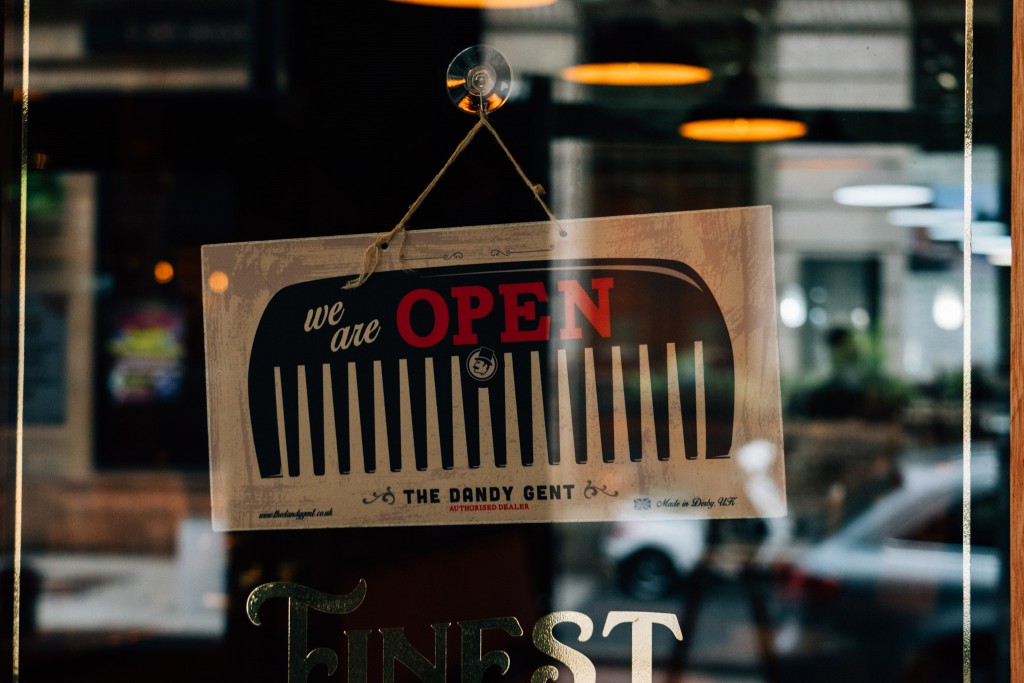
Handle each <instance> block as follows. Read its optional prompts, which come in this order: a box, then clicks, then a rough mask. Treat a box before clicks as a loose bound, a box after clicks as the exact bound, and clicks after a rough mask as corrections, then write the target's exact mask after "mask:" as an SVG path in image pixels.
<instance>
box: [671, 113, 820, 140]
mask: <svg viewBox="0 0 1024 683" xmlns="http://www.w3.org/2000/svg"><path fill="white" fill-rule="evenodd" d="M679 134H680V135H682V136H683V137H684V138H689V139H690V140H701V141H708V142H778V141H780V140H793V139H795V138H802V137H803V136H805V135H807V124H805V123H803V122H802V121H797V120H795V119H784V118H777V117H755V118H747V117H744V116H739V117H727V118H717V119H698V120H695V121H687V122H686V123H684V124H682V125H681V126H679Z"/></svg>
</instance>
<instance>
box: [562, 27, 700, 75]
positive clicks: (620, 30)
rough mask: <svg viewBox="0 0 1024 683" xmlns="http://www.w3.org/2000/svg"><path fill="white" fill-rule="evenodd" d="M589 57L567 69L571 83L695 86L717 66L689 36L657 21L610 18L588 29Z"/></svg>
mask: <svg viewBox="0 0 1024 683" xmlns="http://www.w3.org/2000/svg"><path fill="white" fill-rule="evenodd" d="M585 42H586V47H585V50H584V51H585V53H586V55H587V57H586V59H585V61H583V62H582V63H580V64H574V65H572V66H568V67H566V68H564V69H562V72H561V76H562V78H564V79H565V80H567V81H572V82H574V83H583V84H586V85H613V86H665V85H690V84H693V83H703V82H705V81H708V80H710V79H711V70H710V69H708V68H706V67H705V66H703V65H702V64H701V63H700V60H699V59H698V58H697V56H696V54H695V53H694V51H693V50H692V49H690V48H689V47H688V43H687V40H686V36H685V35H684V34H683V33H682V32H681V31H673V30H672V29H671V28H670V27H667V26H665V25H663V24H661V23H659V22H658V21H656V20H654V19H649V18H631V19H619V20H613V19H604V20H601V21H599V22H593V23H592V24H591V26H590V28H589V30H588V31H587V37H586V40H585Z"/></svg>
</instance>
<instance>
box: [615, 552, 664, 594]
mask: <svg viewBox="0 0 1024 683" xmlns="http://www.w3.org/2000/svg"><path fill="white" fill-rule="evenodd" d="M678 578H679V577H678V576H676V570H675V567H674V566H673V565H672V560H671V559H670V558H669V556H668V555H666V554H665V553H663V552H661V551H660V550H641V551H639V552H637V553H635V554H634V555H631V556H630V557H629V558H628V559H626V560H624V561H623V562H622V564H620V565H619V587H620V588H622V591H623V592H624V593H626V594H627V595H629V596H631V597H634V598H637V599H639V600H653V599H655V598H661V597H664V596H666V595H668V593H669V592H670V591H671V590H672V589H673V588H675V587H676V581H677V580H678Z"/></svg>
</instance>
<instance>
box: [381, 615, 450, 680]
mask: <svg viewBox="0 0 1024 683" xmlns="http://www.w3.org/2000/svg"><path fill="white" fill-rule="evenodd" d="M431 628H433V629H434V663H433V664H431V663H430V660H428V659H427V658H426V657H424V656H423V655H422V654H420V653H419V651H417V650H416V648H414V647H413V646H412V644H411V643H410V642H409V641H408V639H406V637H405V629H404V628H382V629H381V630H380V632H381V634H382V635H383V636H384V683H395V662H401V663H402V664H404V665H405V666H406V667H407V668H408V669H409V671H412V672H413V674H414V675H415V676H416V678H418V679H420V680H421V681H424V683H445V680H444V679H445V672H446V671H447V661H446V658H445V655H446V641H447V636H448V624H432V625H431Z"/></svg>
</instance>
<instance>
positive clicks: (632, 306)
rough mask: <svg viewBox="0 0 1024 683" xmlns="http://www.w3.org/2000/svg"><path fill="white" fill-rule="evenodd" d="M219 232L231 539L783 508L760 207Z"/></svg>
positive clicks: (219, 464) (209, 306)
mask: <svg viewBox="0 0 1024 683" xmlns="http://www.w3.org/2000/svg"><path fill="white" fill-rule="evenodd" d="M561 228H562V231H561V232H564V233H565V235H564V236H563V235H562V234H561V232H560V231H559V229H558V228H556V227H555V226H554V224H552V223H547V222H545V223H534V224H517V225H500V226H489V227H474V228H456V229H446V230H436V231H424V232H412V233H407V234H406V236H405V237H404V244H400V242H401V240H397V241H395V242H393V243H392V246H391V248H390V249H388V250H387V251H385V252H383V260H382V262H381V264H380V265H379V267H378V268H377V269H376V272H374V274H373V275H372V276H371V277H370V278H369V279H368V280H366V281H365V282H364V283H363V284H362V285H360V286H358V287H355V288H346V287H345V285H346V283H349V282H350V281H351V280H352V279H353V277H354V276H355V275H357V274H358V273H359V272H360V268H361V264H362V260H363V255H364V251H365V249H366V246H367V244H368V243H369V242H370V241H372V239H373V237H372V236H366V235H362V236H348V237H330V238H316V239H299V240H283V241H274V242H252V243H243V244H222V245H209V246H205V247H204V248H203V255H202V259H203V277H204V318H205V329H206V361H207V398H208V409H209V428H210V456H211V473H212V493H213V517H214V525H215V528H217V529H224V530H227V529H276V528H310V527H328V526H330V527H342V526H384V525H389V526H390V525H411V524H469V523H472V524H476V523H513V522H548V521H597V520H612V519H621V518H624V517H625V518H637V519H665V518H695V517H705V518H706V517H771V516H779V515H783V514H785V486H784V480H783V459H782V431H781V419H780V407H779V406H780V401H779V371H778V346H777V338H776V328H775V297H774V280H773V268H772V234H771V212H770V209H769V208H768V207H755V208H744V209H729V210H720V211H702V212H692V213H671V214H654V215H646V216H627V217H615V218H600V219H588V220H579V221H565V222H562V223H561Z"/></svg>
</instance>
